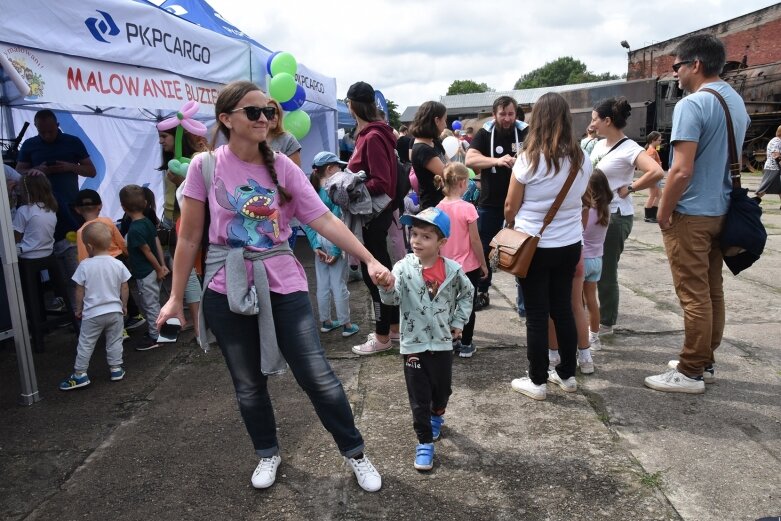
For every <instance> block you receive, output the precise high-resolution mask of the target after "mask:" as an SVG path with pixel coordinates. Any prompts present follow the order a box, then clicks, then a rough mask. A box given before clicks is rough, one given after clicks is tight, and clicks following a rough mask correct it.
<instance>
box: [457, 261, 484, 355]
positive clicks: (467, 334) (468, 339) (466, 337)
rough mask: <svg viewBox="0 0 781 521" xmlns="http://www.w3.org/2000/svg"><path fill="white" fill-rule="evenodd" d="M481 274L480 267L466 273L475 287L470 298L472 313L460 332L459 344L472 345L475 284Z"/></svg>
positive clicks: (475, 301) (475, 303) (475, 298)
mask: <svg viewBox="0 0 781 521" xmlns="http://www.w3.org/2000/svg"><path fill="white" fill-rule="evenodd" d="M482 275H483V272H482V271H481V270H480V268H477V269H475V270H472V271H470V272H469V273H467V274H466V276H467V278H468V279H469V282H471V283H472V286H474V288H475V295H474V298H473V299H472V314H471V315H469V322H467V323H466V325H465V326H464V330H463V331H462V333H461V344H463V345H467V346H471V345H472V335H474V333H475V309H476V308H477V285H478V284H479V283H480V277H481V276H482Z"/></svg>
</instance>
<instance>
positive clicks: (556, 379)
mask: <svg viewBox="0 0 781 521" xmlns="http://www.w3.org/2000/svg"><path fill="white" fill-rule="evenodd" d="M548 381H549V382H550V383H553V384H556V385H558V386H559V387H561V388H562V390H564V392H567V393H574V392H576V391H577V390H578V382H577V380H575V377H574V376H570V377H569V378H567V379H566V380H562V379H561V376H559V373H557V372H556V371H555V370H554V371H549V372H548Z"/></svg>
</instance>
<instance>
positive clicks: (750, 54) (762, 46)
mask: <svg viewBox="0 0 781 521" xmlns="http://www.w3.org/2000/svg"><path fill="white" fill-rule="evenodd" d="M700 33H711V34H715V35H716V36H718V37H719V38H721V40H722V41H723V42H724V46H725V47H726V50H727V60H728V61H737V62H739V61H741V60H743V56H744V55H745V56H747V62H748V65H763V64H766V63H773V62H777V61H781V3H778V4H775V5H772V6H770V7H766V8H764V9H760V10H759V11H754V12H753V13H749V14H746V15H743V16H739V17H737V18H733V19H732V20H727V21H726V22H722V23H720V24H716V25H712V26H710V27H706V28H704V29H700V30H697V31H693V32H691V33H688V34H684V35H682V36H678V37H676V38H672V39H670V40H666V41H664V42H659V43H655V44H653V45H649V46H648V47H643V48H641V49H635V50H634V51H631V52H629V65H628V69H627V79H629V80H636V79H641V78H652V77H655V76H663V75H670V74H672V68H671V66H672V64H673V57H672V56H671V55H670V54H671V53H672V52H673V51H674V50H675V47H676V46H677V45H678V43H680V42H681V41H682V40H684V39H685V38H687V37H689V36H691V35H694V34H700Z"/></svg>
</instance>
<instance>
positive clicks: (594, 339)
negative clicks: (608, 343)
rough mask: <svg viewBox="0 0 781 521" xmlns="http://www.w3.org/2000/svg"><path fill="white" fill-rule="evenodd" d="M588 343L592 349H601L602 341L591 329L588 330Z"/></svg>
mask: <svg viewBox="0 0 781 521" xmlns="http://www.w3.org/2000/svg"><path fill="white" fill-rule="evenodd" d="M588 343H589V347H590V348H591V350H592V351H599V350H600V349H602V342H600V341H599V333H594V332H593V331H591V330H589V332H588Z"/></svg>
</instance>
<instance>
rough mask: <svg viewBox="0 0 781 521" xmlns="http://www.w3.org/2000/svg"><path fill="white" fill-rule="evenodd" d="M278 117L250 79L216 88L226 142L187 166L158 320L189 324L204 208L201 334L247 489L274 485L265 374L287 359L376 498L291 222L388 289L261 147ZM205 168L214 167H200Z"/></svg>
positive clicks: (337, 225)
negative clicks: (243, 460) (216, 355)
mask: <svg viewBox="0 0 781 521" xmlns="http://www.w3.org/2000/svg"><path fill="white" fill-rule="evenodd" d="M275 112H276V110H275V108H274V107H273V106H270V105H269V100H268V98H267V97H266V95H265V94H264V93H263V91H261V90H260V89H259V88H258V87H257V86H256V85H255V84H253V83H250V82H246V81H239V82H234V83H231V84H229V85H227V86H226V87H225V88H223V89H222V91H221V92H220V95H219V97H218V98H217V103H216V104H215V113H216V117H217V122H218V128H219V131H220V132H221V133H222V134H223V135H224V136H225V138H226V139H227V141H228V144H227V145H224V146H221V147H219V148H217V149H216V150H215V151H214V152H213V153H212V155H211V156H209V155H207V154H201V155H199V156H196V157H195V158H194V159H193V161H192V163H191V165H190V168H189V172H188V176H187V180H186V184H185V187H184V190H183V195H184V200H183V203H182V205H181V209H182V217H181V222H182V223H181V228H180V230H179V242H178V244H177V248H176V257H175V259H174V275H173V284H172V288H171V298H170V299H169V300H168V302H167V303H166V305H165V306H164V307H163V309H162V310H161V311H160V316H159V319H158V325H160V326H162V324H164V323H165V321H166V320H167V319H169V318H172V317H176V318H178V319H179V320H180V322H181V323H182V324H184V322H185V320H184V314H183V312H182V296H183V293H184V289H185V284H186V281H187V276H188V275H189V273H190V270H192V267H193V263H194V261H195V256H196V253H197V251H198V249H199V248H200V245H201V236H202V234H203V233H204V224H205V218H206V212H207V209H208V213H209V218H210V220H209V228H208V236H209V251H208V255H207V259H206V267H205V274H204V286H205V288H206V289H205V291H204V298H203V300H202V310H203V314H204V317H205V319H206V320H205V323H204V322H202V323H201V324H202V327H201V331H202V333H201V335H200V338H201V342H202V345H204V346H206V344H205V343H206V342H207V340H206V339H207V335H206V334H205V329H206V327H208V328H209V329H211V332H212V333H214V336H215V337H216V339H217V342H218V344H219V345H220V349H221V351H222V353H223V356H224V357H225V362H226V364H227V365H228V370H229V371H230V374H231V377H232V380H233V385H234V387H235V389H236V397H237V399H238V403H239V410H240V412H241V416H242V418H243V419H244V424H245V426H246V428H247V431H248V432H249V435H250V438H251V439H252V443H253V445H254V447H255V452H256V454H257V455H258V456H259V457H260V463H259V464H258V466H257V468H256V469H255V472H254V473H253V475H252V485H253V486H254V487H255V488H267V487H270V486H271V485H272V484H273V483H274V481H275V479H276V474H277V468H278V466H279V463H280V461H281V460H280V456H279V448H278V442H277V426H276V422H275V420H274V409H273V407H272V404H271V399H270V397H269V393H268V389H267V379H268V375H269V374H275V373H279V372H281V371H284V369H285V364H287V365H288V366H290V369H291V371H292V372H293V374H294V375H295V378H296V381H297V382H299V385H300V386H301V387H302V388H303V389H305V390H306V392H307V394H308V395H309V399H310V400H311V401H312V404H313V405H314V407H315V410H316V411H317V414H318V416H319V417H320V418H321V421H322V422H323V426H324V427H325V428H326V429H327V430H328V431H329V432H330V433H331V435H332V436H333V438H334V441H335V442H336V444H337V446H338V447H339V451H340V452H341V453H342V455H343V456H344V457H345V458H346V459H347V462H348V463H349V464H350V466H351V468H352V469H353V471H354V472H355V476H356V478H357V479H358V484H359V485H360V486H361V487H362V488H363V489H364V490H366V491H369V492H374V491H376V490H379V489H380V487H381V485H382V480H381V478H380V475H379V473H378V472H377V470H376V469H375V468H374V466H373V465H372V464H371V462H370V461H369V458H367V457H366V456H364V454H363V450H364V443H363V438H362V437H361V434H360V433H359V432H358V429H356V427H355V422H354V420H353V415H352V411H351V409H350V404H349V402H348V401H347V396H346V395H345V392H344V389H343V388H342V385H341V382H339V380H338V379H337V377H336V375H335V374H334V372H333V370H332V369H331V366H330V364H329V363H328V360H327V359H326V357H325V353H324V351H323V348H322V346H321V345H320V338H319V334H318V327H317V324H316V321H315V318H314V315H313V313H312V307H311V304H310V301H309V295H308V290H309V288H308V285H307V280H306V276H305V274H304V270H303V268H302V267H301V264H299V262H298V261H297V260H296V258H295V257H294V256H293V255H292V252H291V250H290V248H289V246H288V243H287V239H288V237H289V236H290V234H291V227H290V222H291V220H292V219H294V218H295V219H298V220H299V221H300V222H301V223H303V224H307V225H309V226H311V227H312V228H313V229H314V230H316V231H317V232H318V233H319V234H321V235H322V236H324V237H326V238H327V239H328V240H329V241H331V242H332V243H334V244H335V245H336V246H338V247H339V248H341V249H343V250H345V251H347V252H349V253H350V254H352V255H354V256H355V257H357V258H359V259H360V260H361V261H362V262H364V263H366V265H367V267H368V272H369V275H370V276H371V278H372V279H373V280H374V281H375V282H376V281H377V279H379V280H381V281H383V282H387V283H388V284H389V285H392V284H393V277H392V275H391V273H390V272H389V270H388V269H387V268H386V267H384V266H383V265H382V264H380V263H379V262H377V260H376V259H375V258H374V257H373V256H372V255H371V254H370V253H369V252H368V251H367V250H366V248H364V247H363V246H362V245H361V244H360V242H358V240H357V239H356V238H355V237H354V236H353V234H352V233H350V232H349V230H348V229H347V227H345V226H344V224H342V222H341V221H340V220H339V219H337V218H336V217H335V216H334V215H333V214H332V213H331V212H330V211H328V208H327V207H326V206H325V205H324V204H323V202H322V201H321V200H320V197H319V196H318V194H317V193H316V192H315V191H314V190H313V189H312V185H311V184H310V183H309V181H308V180H307V178H306V176H305V175H304V174H303V173H302V172H301V169H300V168H298V166H296V165H295V164H294V163H293V162H292V161H291V160H290V159H289V158H288V157H286V156H284V155H282V154H275V153H274V152H273V151H272V150H271V149H270V148H269V146H268V145H267V144H266V136H267V132H268V122H269V119H273V117H274V115H275ZM207 161H208V163H207ZM205 164H206V165H211V167H210V166H206V168H203V167H204V165H205ZM207 179H208V181H209V182H207ZM237 263H238V266H236V264H237ZM242 264H243V265H244V267H245V268H246V270H242ZM245 271H246V273H245Z"/></svg>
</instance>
